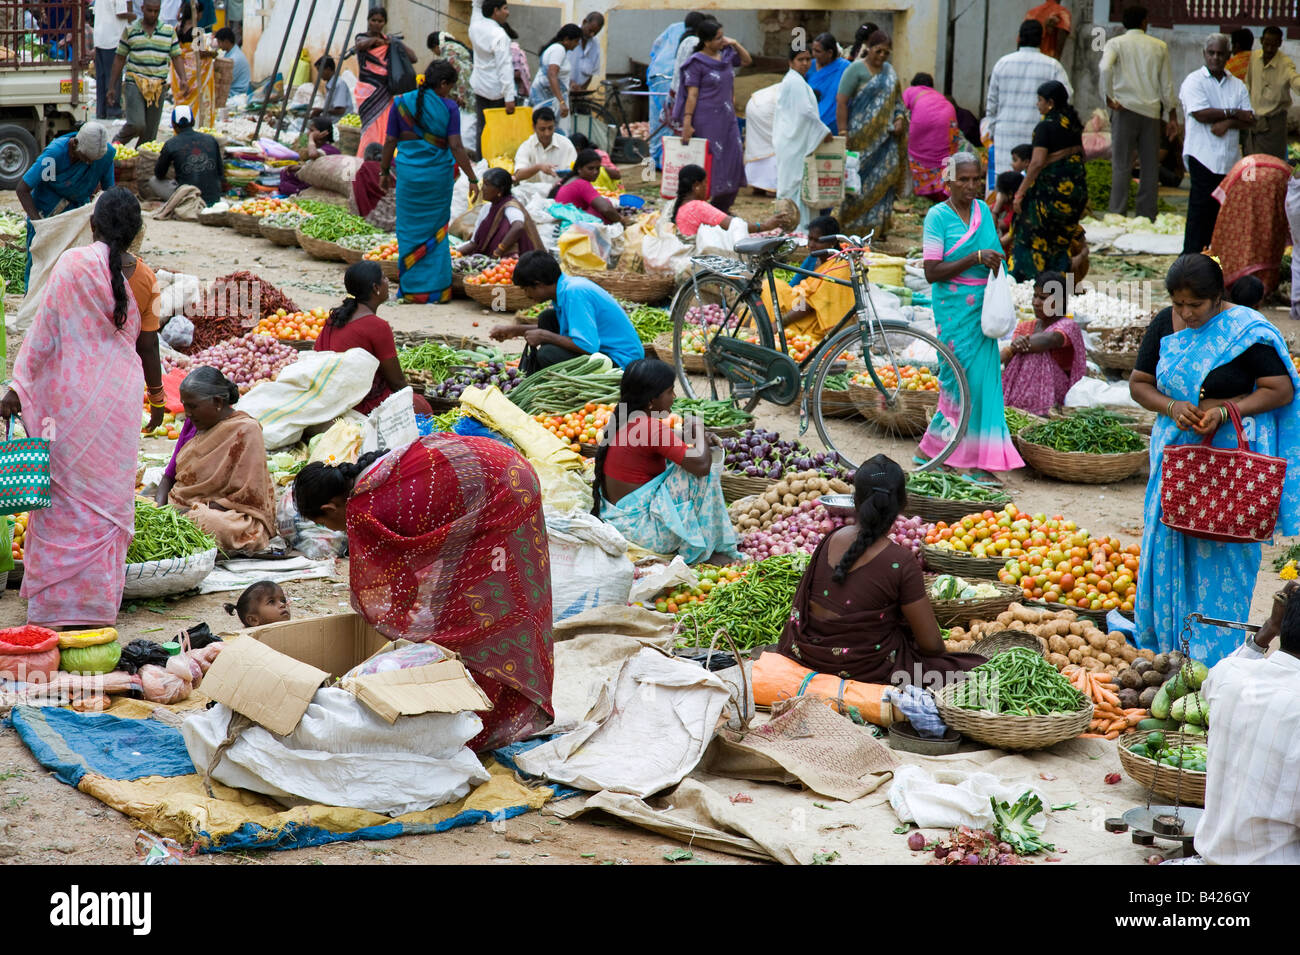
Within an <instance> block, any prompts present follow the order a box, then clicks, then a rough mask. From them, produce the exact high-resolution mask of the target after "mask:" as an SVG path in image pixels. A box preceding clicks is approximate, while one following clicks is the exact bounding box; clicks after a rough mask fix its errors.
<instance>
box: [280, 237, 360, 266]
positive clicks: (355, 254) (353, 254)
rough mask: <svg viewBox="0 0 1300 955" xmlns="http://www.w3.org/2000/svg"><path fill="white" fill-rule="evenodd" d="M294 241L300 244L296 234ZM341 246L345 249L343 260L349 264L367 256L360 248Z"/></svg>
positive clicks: (353, 263)
mask: <svg viewBox="0 0 1300 955" xmlns="http://www.w3.org/2000/svg"><path fill="white" fill-rule="evenodd" d="M293 241H294V244H295V245H297V244H298V239H297V237H296V236H295V237H294V240H293ZM339 248H340V249H342V250H343V261H344V262H346V263H347V264H348V265H356V264H357V263H358V262H360V261H361V260H362V259H363V258H365V255H366V254H365V253H364V252H362V251H361V250H360V249H349V248H348V247H347V246H346V245H340V246H339Z"/></svg>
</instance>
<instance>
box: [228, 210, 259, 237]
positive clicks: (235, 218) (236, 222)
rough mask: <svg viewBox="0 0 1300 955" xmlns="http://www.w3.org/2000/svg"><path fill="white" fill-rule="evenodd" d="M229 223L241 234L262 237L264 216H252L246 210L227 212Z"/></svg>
mask: <svg viewBox="0 0 1300 955" xmlns="http://www.w3.org/2000/svg"><path fill="white" fill-rule="evenodd" d="M226 220H227V224H228V225H229V226H230V227H231V228H232V229H234V230H235V231H236V232H238V233H239V234H240V235H252V236H257V237H258V238H261V236H262V217H261V216H250V215H249V214H248V213H246V212H228V213H226Z"/></svg>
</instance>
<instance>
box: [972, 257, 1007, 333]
mask: <svg viewBox="0 0 1300 955" xmlns="http://www.w3.org/2000/svg"><path fill="white" fill-rule="evenodd" d="M980 328H981V329H983V331H984V337H985V338H993V339H999V338H1005V337H1006V336H1007V335H1010V334H1011V333H1012V332H1013V331H1015V330H1016V305H1015V302H1013V301H1012V300H1011V280H1010V278H1009V277H1008V276H1007V265H1006V263H1005V262H1003V263H1002V267H1001V268H999V269H998V271H997V274H996V275H993V274H990V275H989V283H988V285H986V286H985V287H984V306H983V308H982V309H981V310H980Z"/></svg>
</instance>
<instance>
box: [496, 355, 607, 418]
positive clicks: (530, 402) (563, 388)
mask: <svg viewBox="0 0 1300 955" xmlns="http://www.w3.org/2000/svg"><path fill="white" fill-rule="evenodd" d="M622 382H623V372H622V370H621V369H618V368H615V367H614V366H613V364H612V363H611V362H610V360H609V359H608V358H605V357H604V356H596V355H580V356H578V357H577V358H570V359H569V360H568V361H562V362H560V363H559V364H558V365H551V366H550V367H549V368H543V369H542V370H541V371H538V372H536V373H534V374H532V375H529V376H528V377H527V378H525V379H524V382H523V384H521V385H516V386H515V387H514V388H513V389H512V390H511V392H510V395H509V397H510V400H511V401H513V402H514V403H515V404H516V405H517V406H518V407H519V408H521V409H522V410H523V411H526V412H527V413H528V414H530V415H539V414H568V413H569V412H570V411H577V410H578V409H579V408H581V407H582V406H583V405H585V404H587V403H588V402H593V403H595V404H609V405H614V404H618V401H619V386H620V385H621V384H622Z"/></svg>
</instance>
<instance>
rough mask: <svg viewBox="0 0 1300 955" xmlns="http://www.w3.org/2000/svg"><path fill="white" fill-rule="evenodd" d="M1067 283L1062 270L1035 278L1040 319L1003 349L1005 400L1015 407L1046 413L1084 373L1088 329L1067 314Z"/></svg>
mask: <svg viewBox="0 0 1300 955" xmlns="http://www.w3.org/2000/svg"><path fill="white" fill-rule="evenodd" d="M1065 296H1066V283H1065V276H1064V275H1062V274H1061V273H1060V272H1051V271H1048V272H1039V273H1038V276H1037V277H1036V278H1035V279H1034V319H1033V320H1032V321H1024V322H1021V323H1020V324H1019V325H1018V326H1017V327H1016V332H1015V336H1014V337H1013V338H1012V339H1011V344H1010V345H1008V346H1007V347H1006V348H1004V349H1002V364H1004V365H1006V369H1005V370H1004V371H1003V372H1002V400H1003V401H1005V402H1006V403H1007V404H1008V405H1009V406H1010V407H1012V408H1019V409H1020V410H1021V411H1028V412H1029V413H1030V414H1036V415H1046V414H1047V413H1048V412H1049V411H1051V410H1052V409H1053V408H1056V407H1059V406H1060V405H1061V404H1063V403H1064V401H1065V395H1066V392H1068V391H1069V390H1070V389H1071V388H1073V387H1074V383H1075V382H1077V381H1078V380H1079V379H1080V378H1082V377H1083V375H1084V372H1085V371H1086V370H1087V366H1088V355H1087V351H1086V346H1085V345H1084V341H1083V332H1082V331H1081V330H1080V329H1079V326H1078V325H1076V324H1074V319H1072V318H1068V317H1067V316H1066V314H1065V305H1066V301H1065Z"/></svg>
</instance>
